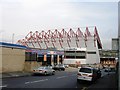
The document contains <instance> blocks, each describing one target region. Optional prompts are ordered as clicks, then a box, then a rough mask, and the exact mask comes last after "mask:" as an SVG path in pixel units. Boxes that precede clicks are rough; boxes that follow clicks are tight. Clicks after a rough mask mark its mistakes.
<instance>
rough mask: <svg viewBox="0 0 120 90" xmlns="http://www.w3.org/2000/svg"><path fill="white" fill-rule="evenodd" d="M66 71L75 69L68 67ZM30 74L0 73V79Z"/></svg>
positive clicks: (28, 74) (21, 72) (19, 72)
mask: <svg viewBox="0 0 120 90" xmlns="http://www.w3.org/2000/svg"><path fill="white" fill-rule="evenodd" d="M66 70H67V71H68V72H69V71H74V70H76V68H73V67H69V68H66ZM31 75H32V72H25V71H18V72H9V73H0V79H2V78H12V77H13V78H14V77H25V76H31Z"/></svg>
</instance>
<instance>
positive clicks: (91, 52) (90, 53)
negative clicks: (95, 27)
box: [87, 52, 96, 54]
mask: <svg viewBox="0 0 120 90" xmlns="http://www.w3.org/2000/svg"><path fill="white" fill-rule="evenodd" d="M87 54H96V52H87Z"/></svg>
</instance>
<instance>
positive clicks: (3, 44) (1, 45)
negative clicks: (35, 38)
mask: <svg viewBox="0 0 120 90" xmlns="http://www.w3.org/2000/svg"><path fill="white" fill-rule="evenodd" d="M0 47H9V48H20V49H26V48H27V47H26V46H23V45H18V44H12V43H6V42H0Z"/></svg>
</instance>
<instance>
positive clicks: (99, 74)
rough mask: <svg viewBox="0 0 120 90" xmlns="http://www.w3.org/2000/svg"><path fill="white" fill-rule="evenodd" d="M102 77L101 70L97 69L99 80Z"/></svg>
mask: <svg viewBox="0 0 120 90" xmlns="http://www.w3.org/2000/svg"><path fill="white" fill-rule="evenodd" d="M101 75H102V73H101V70H100V69H97V76H98V78H101Z"/></svg>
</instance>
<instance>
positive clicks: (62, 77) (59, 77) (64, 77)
mask: <svg viewBox="0 0 120 90" xmlns="http://www.w3.org/2000/svg"><path fill="white" fill-rule="evenodd" d="M65 77H68V76H61V77H57V78H56V79H60V78H65Z"/></svg>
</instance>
